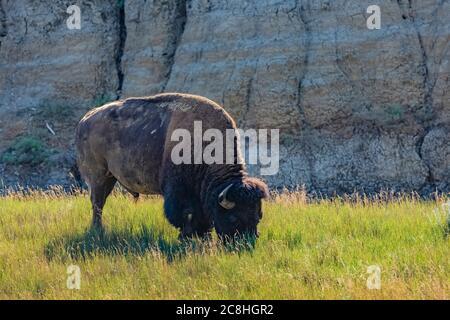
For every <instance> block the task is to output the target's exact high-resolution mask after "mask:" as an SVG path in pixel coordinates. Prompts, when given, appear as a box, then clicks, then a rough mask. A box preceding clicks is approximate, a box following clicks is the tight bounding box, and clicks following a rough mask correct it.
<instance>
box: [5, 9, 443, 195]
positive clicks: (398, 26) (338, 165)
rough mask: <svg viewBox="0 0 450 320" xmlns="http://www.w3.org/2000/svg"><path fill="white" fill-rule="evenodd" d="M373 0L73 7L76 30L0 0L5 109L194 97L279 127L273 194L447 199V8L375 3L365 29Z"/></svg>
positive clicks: (241, 118)
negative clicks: (290, 190)
mask: <svg viewBox="0 0 450 320" xmlns="http://www.w3.org/2000/svg"><path fill="white" fill-rule="evenodd" d="M372 2H373V1H370V0H367V1H366V0H365V1H344V0H333V1H327V0H322V1H307V0H290V1H289V0H287V1H276V0H260V1H240V0H228V1H219V0H147V1H144V0H136V1H125V6H124V7H121V6H120V5H117V2H116V1H112V0H111V1H80V3H81V8H82V12H83V24H84V25H83V27H82V29H81V30H80V31H70V30H67V28H65V19H66V18H67V14H65V9H66V8H67V6H68V5H69V3H68V2H67V1H57V2H53V3H52V4H51V5H48V4H44V2H40V1H33V2H32V5H28V6H26V5H25V2H24V1H5V0H2V1H1V4H2V7H1V8H2V10H0V43H1V44H0V59H1V60H0V61H1V62H0V75H1V77H0V88H1V89H2V90H1V91H0V114H2V112H6V111H5V110H7V111H8V112H9V111H10V110H12V106H14V107H17V108H30V107H37V106H39V104H40V103H42V101H45V100H46V99H62V100H66V101H67V103H68V104H70V105H73V106H76V105H80V106H83V107H84V108H87V106H88V105H89V103H90V104H92V101H93V99H94V98H95V97H99V96H100V97H105V96H106V97H114V95H115V94H116V95H120V96H121V97H129V96H142V95H150V94H154V93H158V92H163V91H165V92H170V91H178V92H189V93H194V94H200V95H203V96H206V97H208V98H211V99H213V100H215V101H217V102H219V103H221V104H222V105H224V107H225V108H226V109H227V110H228V111H229V112H230V113H231V114H232V115H233V116H234V117H235V119H236V120H237V122H238V123H239V125H240V126H241V127H242V128H278V129H280V133H281V143H282V145H281V148H280V152H281V158H280V172H279V174H278V175H274V176H268V177H266V179H267V180H268V182H269V183H270V184H272V186H277V187H278V186H279V187H281V186H284V185H288V186H295V185H301V184H305V185H306V187H307V188H308V189H309V190H316V191H321V192H325V193H333V192H339V193H342V192H352V191H354V190H359V191H366V192H371V191H376V190H379V189H381V188H394V189H397V190H418V191H421V192H424V193H427V192H431V191H433V190H434V188H436V187H437V188H439V189H440V190H442V191H445V190H448V189H449V178H450V164H449V153H448V151H449V150H447V149H448V147H447V146H448V145H449V141H448V140H449V133H450V96H449V94H450V93H449V81H450V80H449V79H450V75H449V73H450V63H449V60H450V49H449V47H450V44H449V42H450V3H449V2H448V1H440V0H423V1H406V0H399V1H389V0H383V1H379V2H378V3H377V4H378V5H379V6H380V8H381V18H382V20H381V21H382V22H381V30H369V29H368V28H367V26H366V19H367V17H368V16H369V14H368V13H366V9H367V7H368V6H369V5H372V4H373V3H372ZM2 12H4V13H2ZM33 12H35V13H36V15H35V16H32V13H33ZM2 15H3V17H4V18H1V17H2ZM24 18H25V19H24ZM1 21H6V22H5V23H1ZM67 47H72V48H73V51H70V53H68V50H67ZM25 69H26V70H27V72H25V71H24V70H25ZM42 80H43V81H42ZM20 121H21V119H20V118H18V119H17V120H16V121H15V123H19V122H20ZM22 126H23V127H26V125H23V124H22ZM2 129H3V130H2V132H0V136H1V135H2V134H4V135H5V132H6V131H7V132H11V130H6V128H5V129H4V125H2ZM9 136H11V134H10V133H8V137H9ZM8 139H9V138H8ZM8 139H4V141H7V140H8ZM3 145H4V146H5V145H6V144H3ZM0 148H1V146H0Z"/></svg>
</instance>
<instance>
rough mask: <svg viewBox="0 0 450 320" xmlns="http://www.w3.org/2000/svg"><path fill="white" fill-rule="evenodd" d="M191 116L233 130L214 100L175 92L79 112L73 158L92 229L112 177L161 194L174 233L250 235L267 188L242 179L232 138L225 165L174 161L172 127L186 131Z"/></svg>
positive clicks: (136, 190)
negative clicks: (88, 202)
mask: <svg viewBox="0 0 450 320" xmlns="http://www.w3.org/2000/svg"><path fill="white" fill-rule="evenodd" d="M195 121H202V123H203V126H204V129H205V130H207V129H209V128H211V129H218V130H220V131H221V132H222V133H223V134H224V135H225V132H226V130H227V129H236V125H235V122H234V121H233V119H232V118H231V117H230V116H229V115H228V113H227V112H226V111H225V110H224V109H223V108H222V107H220V106H219V105H218V104H216V103H214V102H213V101H211V100H208V99H206V98H203V97H199V96H193V95H187V94H176V93H173V94H160V95H155V96H151V97H144V98H130V99H126V100H122V101H116V102H113V103H110V104H107V105H104V106H102V107H99V108H96V109H93V110H91V111H90V112H88V113H87V114H86V115H85V116H84V118H83V119H82V120H81V121H80V123H79V124H78V127H77V132H76V140H75V141H76V149H77V164H78V167H79V171H80V173H81V176H82V177H83V178H84V179H85V181H86V183H87V184H88V186H89V190H90V197H91V202H92V210H93V225H94V226H95V227H101V225H102V210H103V206H104V204H105V201H106V198H107V197H108V195H109V194H110V192H111V191H112V189H113V188H114V185H115V184H116V182H117V181H119V182H120V183H121V184H122V185H123V186H124V187H125V188H126V189H127V190H128V191H130V192H131V193H132V194H139V193H142V194H162V195H163V197H164V212H165V215H166V217H167V219H168V220H169V222H170V223H171V224H172V225H174V226H175V227H177V228H179V229H180V236H181V237H191V236H200V237H203V236H206V235H208V234H209V233H210V231H211V230H212V228H213V227H214V228H215V229H216V231H217V233H218V234H219V236H225V237H234V236H235V235H238V234H240V235H242V234H251V235H257V225H258V223H259V221H260V219H261V217H262V209H261V205H262V203H261V199H263V198H266V197H267V196H268V189H267V186H266V185H265V184H264V183H263V182H262V181H260V180H258V179H256V178H250V177H248V175H247V173H246V171H245V166H244V165H243V164H242V163H243V161H242V160H241V159H242V158H241V155H240V152H239V148H238V146H237V139H235V143H234V146H233V147H234V151H235V152H234V162H233V163H231V164H178V165H176V164H174V163H173V161H172V159H171V151H172V149H173V147H174V146H175V145H176V142H173V141H171V138H170V137H171V135H172V133H173V131H174V130H176V129H186V130H188V131H189V132H193V129H194V122H195ZM224 148H225V146H224ZM224 152H225V150H224Z"/></svg>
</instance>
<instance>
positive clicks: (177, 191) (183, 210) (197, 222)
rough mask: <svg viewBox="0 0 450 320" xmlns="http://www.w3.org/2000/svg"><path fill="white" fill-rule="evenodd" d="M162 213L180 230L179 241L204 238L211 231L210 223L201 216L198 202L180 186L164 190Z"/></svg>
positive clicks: (201, 212)
mask: <svg viewBox="0 0 450 320" xmlns="http://www.w3.org/2000/svg"><path fill="white" fill-rule="evenodd" d="M164 213H165V215H166V217H167V220H169V222H170V223H171V224H172V225H173V226H174V227H176V228H178V229H179V230H180V239H185V238H192V237H204V236H205V235H206V234H207V233H208V232H210V231H211V229H212V223H211V222H210V220H209V219H207V218H206V217H204V215H203V211H202V209H201V205H200V201H199V200H198V199H197V198H196V197H195V195H193V194H192V193H191V192H189V191H187V190H186V189H185V188H182V187H180V186H176V187H171V188H166V192H165V193H164Z"/></svg>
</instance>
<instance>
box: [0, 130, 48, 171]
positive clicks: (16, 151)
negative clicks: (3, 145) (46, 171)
mask: <svg viewBox="0 0 450 320" xmlns="http://www.w3.org/2000/svg"><path fill="white" fill-rule="evenodd" d="M50 155H51V150H49V149H48V148H47V147H46V146H45V145H44V143H42V141H40V140H38V139H36V138H34V137H30V136H25V137H19V138H17V139H16V140H15V141H14V142H13V144H12V145H11V146H10V147H9V148H8V149H7V150H6V151H5V152H4V153H3V155H2V157H1V160H2V162H4V163H6V164H11V165H23V164H25V165H32V166H36V165H38V164H41V163H43V162H45V161H47V159H48V157H49V156H50Z"/></svg>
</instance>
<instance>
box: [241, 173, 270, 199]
mask: <svg viewBox="0 0 450 320" xmlns="http://www.w3.org/2000/svg"><path fill="white" fill-rule="evenodd" d="M245 183H246V185H248V186H249V187H250V188H251V189H253V190H254V191H253V194H254V195H256V197H258V198H259V199H267V198H269V196H270V194H269V188H268V187H267V185H266V184H265V183H264V182H263V181H262V180H259V179H257V178H247V179H246V181H245Z"/></svg>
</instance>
